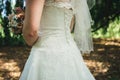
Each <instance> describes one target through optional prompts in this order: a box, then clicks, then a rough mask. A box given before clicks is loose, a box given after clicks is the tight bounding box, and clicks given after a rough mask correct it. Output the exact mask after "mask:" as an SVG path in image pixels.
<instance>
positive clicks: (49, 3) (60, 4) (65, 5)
mask: <svg viewBox="0 0 120 80" xmlns="http://www.w3.org/2000/svg"><path fill="white" fill-rule="evenodd" d="M45 6H56V7H60V8H67V9H73V6H72V5H71V2H53V1H46V2H45Z"/></svg>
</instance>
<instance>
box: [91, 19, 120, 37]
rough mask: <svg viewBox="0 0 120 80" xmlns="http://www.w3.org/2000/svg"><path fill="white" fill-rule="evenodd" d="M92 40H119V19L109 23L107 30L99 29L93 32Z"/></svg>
mask: <svg viewBox="0 0 120 80" xmlns="http://www.w3.org/2000/svg"><path fill="white" fill-rule="evenodd" d="M93 37H94V38H120V17H119V18H116V19H115V21H111V22H110V24H109V25H108V28H107V29H104V28H101V29H99V30H98V31H96V32H93Z"/></svg>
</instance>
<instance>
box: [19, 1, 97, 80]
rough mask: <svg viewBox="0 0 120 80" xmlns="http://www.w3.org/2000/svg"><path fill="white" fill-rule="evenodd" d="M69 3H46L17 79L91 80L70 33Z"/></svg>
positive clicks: (90, 75)
mask: <svg viewBox="0 0 120 80" xmlns="http://www.w3.org/2000/svg"><path fill="white" fill-rule="evenodd" d="M70 8H72V6H71V4H70V3H69V2H53V0H46V2H45V6H44V9H43V14H42V18H41V22H40V24H41V26H40V31H39V36H40V38H39V39H38V41H37V42H36V43H35V45H34V46H33V47H32V49H31V52H30V56H29V58H28V60H27V62H26V64H25V67H24V70H23V72H22V74H21V76H20V79H19V80H95V79H94V77H93V75H92V74H91V73H90V71H89V69H88V68H87V66H86V64H85V63H84V61H83V58H82V55H81V53H80V51H79V49H78V47H77V45H76V43H75V41H74V39H73V36H72V35H71V32H70V24H71V19H72V17H73V15H74V12H73V10H72V9H70Z"/></svg>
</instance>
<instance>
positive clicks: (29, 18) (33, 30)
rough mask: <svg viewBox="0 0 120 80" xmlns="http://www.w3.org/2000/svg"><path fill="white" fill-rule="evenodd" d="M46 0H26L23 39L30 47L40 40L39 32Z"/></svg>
mask: <svg viewBox="0 0 120 80" xmlns="http://www.w3.org/2000/svg"><path fill="white" fill-rule="evenodd" d="M44 2H45V0H26V10H25V21H24V26H23V37H24V39H25V41H26V43H27V44H28V45H29V46H32V45H33V44H34V43H35V42H36V40H37V39H38V34H37V32H38V30H39V26H40V20H41V16H42V11H43V6H44Z"/></svg>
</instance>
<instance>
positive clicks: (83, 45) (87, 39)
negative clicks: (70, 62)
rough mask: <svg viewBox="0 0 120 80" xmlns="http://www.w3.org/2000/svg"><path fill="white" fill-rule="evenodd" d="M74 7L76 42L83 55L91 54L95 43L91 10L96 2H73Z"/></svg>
mask: <svg viewBox="0 0 120 80" xmlns="http://www.w3.org/2000/svg"><path fill="white" fill-rule="evenodd" d="M72 5H73V8H74V12H75V28H74V40H75V42H76V44H77V46H78V48H79V49H80V51H81V52H82V53H90V52H91V51H93V41H92V35H91V22H92V18H91V14H90V12H89V10H90V9H91V8H92V7H93V6H94V5H95V0H72Z"/></svg>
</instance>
